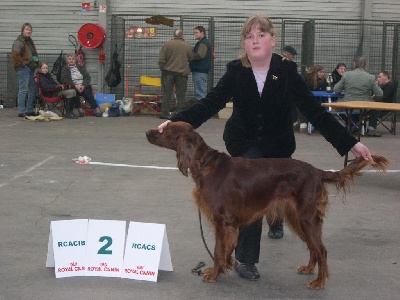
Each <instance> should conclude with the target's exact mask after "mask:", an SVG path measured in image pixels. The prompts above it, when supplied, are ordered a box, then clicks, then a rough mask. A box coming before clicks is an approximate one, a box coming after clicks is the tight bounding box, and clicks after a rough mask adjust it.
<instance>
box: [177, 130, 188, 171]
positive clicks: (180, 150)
mask: <svg viewBox="0 0 400 300" xmlns="http://www.w3.org/2000/svg"><path fill="white" fill-rule="evenodd" d="M189 152H190V150H189V145H188V142H187V141H186V139H185V137H184V136H183V135H181V136H180V137H179V139H178V141H177V145H176V158H177V160H178V168H179V171H181V173H182V174H183V175H185V176H186V177H187V176H188V169H189V165H190V153H189Z"/></svg>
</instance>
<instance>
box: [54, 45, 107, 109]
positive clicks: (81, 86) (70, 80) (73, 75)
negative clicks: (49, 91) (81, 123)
mask: <svg viewBox="0 0 400 300" xmlns="http://www.w3.org/2000/svg"><path fill="white" fill-rule="evenodd" d="M66 60H67V65H66V66H64V67H63V68H62V70H61V82H62V83H63V84H69V85H71V86H72V87H74V88H75V91H76V94H77V96H82V97H83V98H84V99H85V100H86V101H87V102H88V103H89V104H90V107H91V108H92V109H93V114H94V115H95V116H96V117H101V112H100V108H99V107H98V106H97V104H96V101H95V99H94V96H93V91H92V86H91V85H90V81H91V78H90V75H89V73H88V72H87V71H86V69H85V67H83V66H80V65H77V64H76V57H75V54H74V53H69V54H67V58H66ZM77 105H79V106H78V108H79V116H80V117H83V116H84V115H85V113H84V111H83V109H82V108H81V106H80V103H79V104H78V103H77Z"/></svg>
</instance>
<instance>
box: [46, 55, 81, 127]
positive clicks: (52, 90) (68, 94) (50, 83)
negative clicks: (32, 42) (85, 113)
mask: <svg viewBox="0 0 400 300" xmlns="http://www.w3.org/2000/svg"><path fill="white" fill-rule="evenodd" d="M38 76H39V85H40V89H41V91H42V94H43V95H44V96H46V97H54V96H55V95H58V96H63V97H64V99H65V103H66V105H65V106H66V114H65V117H66V118H67V119H77V118H78V116H77V115H75V114H74V113H73V107H74V103H75V102H76V101H79V99H78V98H77V97H76V92H75V90H74V89H72V88H71V86H69V85H63V84H59V83H58V82H57V81H55V80H54V78H53V77H51V74H50V73H49V67H48V65H47V64H46V63H45V62H40V63H39V72H38Z"/></svg>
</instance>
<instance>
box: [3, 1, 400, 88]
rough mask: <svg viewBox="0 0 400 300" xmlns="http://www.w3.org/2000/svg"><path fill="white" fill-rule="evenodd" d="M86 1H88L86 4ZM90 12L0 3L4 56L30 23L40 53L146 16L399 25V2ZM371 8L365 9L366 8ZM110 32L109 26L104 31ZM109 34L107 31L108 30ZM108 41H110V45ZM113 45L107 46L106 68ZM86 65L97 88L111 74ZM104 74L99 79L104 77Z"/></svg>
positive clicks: (51, 4) (119, 6) (52, 4)
mask: <svg viewBox="0 0 400 300" xmlns="http://www.w3.org/2000/svg"><path fill="white" fill-rule="evenodd" d="M84 1H85V0H84ZM87 2H90V3H91V4H92V9H91V11H90V12H83V11H82V9H81V7H82V1H81V0H68V1H64V0H52V1H48V0H35V1H32V0H14V1H11V0H1V2H0V40H1V43H0V52H9V51H10V50H11V46H12V43H13V41H14V40H15V38H16V37H17V36H18V35H19V33H20V29H21V25H22V24H23V23H24V22H30V23H31V24H32V25H33V35H32V38H33V40H34V42H35V44H36V46H37V48H38V52H39V54H40V53H59V52H60V51H61V50H64V52H71V51H73V50H74V47H73V46H72V44H70V42H69V41H68V35H70V34H73V35H75V36H76V35H77V32H78V29H79V28H80V27H81V26H82V25H83V24H85V23H98V22H99V21H100V22H104V19H105V20H106V21H105V23H102V24H109V20H110V15H111V14H121V13H123V14H144V15H149V16H152V15H156V14H165V15H188V16H249V15H251V14H253V13H263V14H266V15H268V16H270V17H289V18H297V17H298V18H327V19H361V18H363V17H364V15H365V11H369V12H370V13H369V14H370V16H371V18H372V19H380V20H395V21H399V20H400V1H398V0H336V1H329V2H327V1H319V0H309V1H304V0H298V1H288V0H283V1H280V0H258V1H243V0H241V1H231V0H219V1H215V0H202V1H197V2H196V1H191V2H189V1H179V0H173V1H171V0H148V1H135V0H97V1H87ZM95 3H97V4H101V3H103V4H106V5H107V13H106V14H105V15H106V16H104V14H103V15H101V13H99V9H98V6H97V7H96V8H95V7H94V4H95ZM365 7H366V8H367V9H366V8H365ZM105 27H107V26H105ZM106 29H107V32H109V28H106ZM109 40H110V39H109V38H108V39H107V41H109ZM109 48H110V45H109V44H108V43H106V49H105V50H106V54H107V63H108V59H109V58H110V57H111V55H110V49H109ZM84 51H85V54H86V66H87V69H88V71H89V72H90V74H91V75H92V78H93V82H94V85H95V88H96V89H101V87H98V86H97V83H98V82H99V74H103V73H104V71H107V64H106V65H101V64H100V63H99V61H98V55H99V50H84ZM101 77H103V75H101V76H100V78H101Z"/></svg>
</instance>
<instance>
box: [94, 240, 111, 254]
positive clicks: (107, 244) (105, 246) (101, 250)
mask: <svg viewBox="0 0 400 300" xmlns="http://www.w3.org/2000/svg"><path fill="white" fill-rule="evenodd" d="M104 241H107V242H106V244H105V245H104V246H103V247H101V248H100V249H99V251H97V254H112V250H107V248H109V247H110V246H111V244H112V238H111V237H109V236H102V237H101V238H100V239H99V242H100V243H102V242H104Z"/></svg>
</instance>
